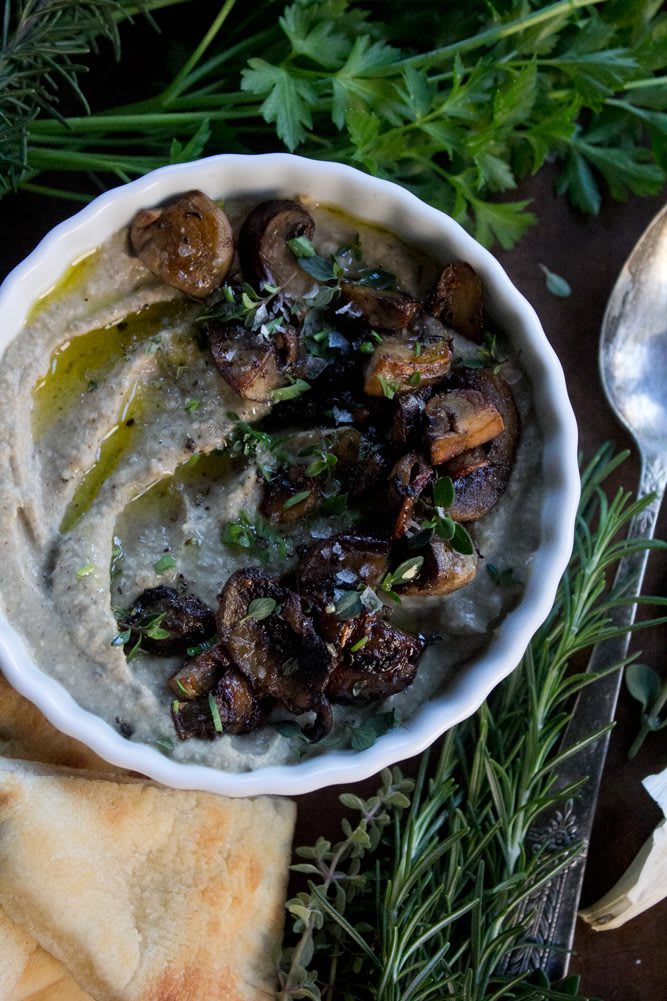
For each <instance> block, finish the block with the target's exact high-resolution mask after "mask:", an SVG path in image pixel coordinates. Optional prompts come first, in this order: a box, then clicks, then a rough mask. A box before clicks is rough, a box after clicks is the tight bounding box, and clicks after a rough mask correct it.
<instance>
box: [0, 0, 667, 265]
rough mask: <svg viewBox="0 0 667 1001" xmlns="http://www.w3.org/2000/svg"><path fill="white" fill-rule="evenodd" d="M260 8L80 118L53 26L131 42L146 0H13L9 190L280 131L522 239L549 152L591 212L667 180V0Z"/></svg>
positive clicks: (256, 147)
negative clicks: (528, 184)
mask: <svg viewBox="0 0 667 1001" xmlns="http://www.w3.org/2000/svg"><path fill="white" fill-rule="evenodd" d="M185 2H189V5H190V6H191V7H192V13H190V12H188V16H189V17H193V18H194V17H196V16H197V14H199V10H198V6H199V5H197V4H196V3H194V2H193V0H152V2H146V3H145V4H143V5H139V6H140V7H141V6H144V7H146V8H148V9H155V8H158V7H160V6H167V5H172V4H179V3H180V4H182V3H185ZM250 8H251V9H250V10H248V5H240V4H239V3H238V2H237V0H226V2H224V3H222V4H221V6H220V8H219V10H218V12H217V14H216V16H215V18H214V20H213V22H212V23H211V25H210V26H209V27H208V28H207V30H206V31H204V32H203V37H202V40H201V42H200V43H199V44H198V45H197V46H196V47H195V49H194V50H193V51H192V52H191V53H190V55H189V56H188V57H187V58H186V60H185V62H184V63H183V65H182V66H181V68H180V70H179V71H178V73H177V74H176V75H175V76H174V77H173V79H171V80H170V81H169V83H168V84H167V85H166V87H162V88H161V89H159V88H158V87H157V86H155V85H151V84H150V82H148V83H147V84H146V85H145V86H146V93H145V94H144V95H142V96H141V99H140V100H137V101H136V102H135V103H133V104H130V105H125V106H123V107H121V108H104V109H103V111H102V112H100V113H94V114H90V115H82V116H78V117H69V118H67V119H65V120H61V119H59V118H58V117H57V112H58V107H57V91H58V88H59V85H60V84H61V83H63V82H64V83H66V84H67V85H68V86H74V87H78V83H77V80H78V77H77V72H76V67H75V66H74V65H73V56H68V58H69V59H70V63H72V65H69V64H67V65H68V66H69V69H68V71H67V73H66V74H65V75H63V74H62V73H60V72H59V70H58V66H59V64H60V63H59V61H58V62H57V63H54V60H53V58H52V57H51V56H50V54H49V53H50V50H49V48H48V46H49V40H50V38H51V35H53V39H54V42H57V44H58V45H60V44H61V43H60V42H59V41H58V38H59V36H58V35H57V34H56V33H57V32H58V31H60V27H59V25H62V24H63V23H65V24H67V25H69V28H68V31H69V35H68V36H67V38H68V45H69V49H68V50H67V51H68V52H71V53H75V52H78V51H80V52H81V53H84V54H85V53H86V52H88V51H90V49H91V46H92V45H93V44H95V41H96V39H97V38H98V37H100V36H101V35H105V34H106V35H107V36H109V37H111V38H112V39H113V40H114V41H115V40H116V35H115V28H114V27H113V25H115V21H116V20H118V19H119V18H122V17H123V16H125V15H126V14H127V13H128V12H130V11H131V10H132V9H136V8H130V6H129V5H128V4H126V3H114V2H111V0H94V2H92V0H91V2H89V3H86V4H78V3H73V2H68V0H44V2H42V3H39V4H37V3H36V2H32V3H31V2H27V0H24V2H23V3H18V4H12V3H9V2H7V3H6V11H7V17H6V21H5V32H4V37H3V49H2V52H0V82H1V81H2V79H3V77H2V73H3V71H4V84H5V92H6V94H10V93H13V94H14V95H15V97H16V100H15V98H14V97H10V98H8V99H6V100H5V103H4V105H3V106H2V107H0V125H2V127H4V129H5V134H8V135H11V137H12V143H11V145H10V146H8V147H7V149H8V150H9V151H10V152H9V153H8V154H6V155H5V156H4V159H3V160H2V161H0V191H2V190H8V189H9V188H11V187H12V186H14V187H15V186H17V185H19V186H23V187H31V188H32V189H36V190H49V191H51V192H52V191H53V189H52V188H45V186H44V185H43V184H42V182H41V180H39V181H38V180H37V179H38V177H39V176H40V175H42V174H43V173H45V172H48V171H52V170H58V171H59V172H61V173H62V172H70V173H72V174H73V175H79V174H81V173H83V172H91V171H92V172H95V175H96V177H97V178H99V176H100V175H105V174H106V175H111V176H112V178H113V179H118V178H120V179H127V178H129V177H133V176H137V175H139V174H142V173H144V172H145V171H147V170H150V169H152V168H153V167H156V166H159V165H160V164H162V163H165V162H169V161H172V162H174V161H177V162H181V161H184V160H187V159H193V158H195V157H196V156H199V155H201V153H202V152H221V151H242V152H253V151H264V150H266V149H271V148H275V146H276V143H279V144H282V145H283V146H284V147H285V148H287V149H289V150H298V151H299V152H301V153H305V154H307V155H309V156H312V157H318V158H322V159H328V160H338V161H341V162H346V163H353V164H355V165H357V166H359V167H361V168H362V169H365V170H367V171H369V172H371V173H373V174H376V175H378V176H380V177H385V178H389V179H391V180H394V181H398V182H399V183H401V184H403V185H406V186H407V187H409V188H411V189H412V190H413V191H415V192H416V193H417V194H418V195H420V196H421V197H423V198H425V199H426V200H427V201H429V202H431V203H432V204H434V205H436V206H438V207H439V208H442V209H444V210H445V211H447V212H448V213H450V214H451V215H452V216H454V218H456V219H458V220H459V221H460V222H462V223H463V224H464V225H465V226H467V227H468V228H469V229H470V230H471V231H472V232H473V233H474V234H475V236H476V237H477V238H478V239H479V240H481V241H482V242H483V243H486V244H492V243H496V242H497V243H500V244H502V246H504V247H509V246H511V245H512V244H513V243H515V242H516V240H518V239H519V238H520V237H521V235H522V234H523V233H524V232H525V230H526V228H527V227H528V226H529V225H530V224H531V222H533V221H534V217H533V215H532V213H531V212H530V211H528V209H527V203H526V202H525V201H523V200H512V198H511V192H512V190H513V189H514V188H515V187H516V186H517V183H518V181H519V180H520V179H521V178H522V177H524V176H526V175H527V174H529V173H534V172H535V171H537V170H539V169H540V167H541V166H542V165H543V164H544V163H545V161H546V160H547V159H556V160H557V161H558V163H559V174H558V190H559V191H560V192H561V193H562V194H567V196H568V197H569V198H570V200H571V201H572V203H573V204H574V205H575V206H576V207H577V208H579V209H581V210H582V211H585V212H597V211H598V208H599V206H600V200H601V197H602V191H603V190H604V189H607V190H608V191H609V192H610V193H611V194H612V195H613V196H614V197H615V198H625V197H627V195H628V194H629V193H634V194H638V195H645V194H654V193H656V192H657V191H658V190H659V189H660V187H661V185H662V184H664V181H665V168H666V166H667V76H666V75H665V67H666V66H667V15H666V14H665V13H664V12H663V11H662V9H661V8H662V4H661V3H660V2H659V0H557V2H554V3H550V4H542V3H540V2H537V0H497V2H494V3H493V4H469V3H467V4H464V3H461V2H454V3H450V4H447V5H444V6H443V5H440V4H437V3H433V0H414V2H413V3H411V4H409V5H405V3H403V2H402V0H401V2H399V0H384V2H383V3H379V2H368V3H361V2H360V0H295V2H292V3H289V4H287V5H285V3H284V2H282V0H263V2H259V3H256V4H253V5H250ZM37 9H38V10H39V17H37ZM79 9H80V10H81V12H82V13H81V15H78V14H76V11H78V10H79ZM83 11H89V14H90V17H91V18H93V24H89V23H88V22H87V21H85V20H82V22H81V25H80V36H81V41H80V48H79V49H77V48H76V47H75V42H76V37H77V30H78V21H77V20H76V18H77V17H79V16H81V17H82V18H83ZM49 12H50V13H49ZM49 17H50V18H51V20H49ZM123 30H124V31H131V30H133V28H132V27H128V26H126V27H125V28H124V29H123ZM31 39H32V42H31ZM19 43H20V44H19ZM31 44H32V49H33V52H34V57H31V60H30V61H29V62H26V61H25V60H24V58H23V57H22V56H21V54H20V53H21V49H22V48H23V50H26V51H27V53H28V54H29V53H30V51H31V48H30V46H31ZM154 51H155V52H156V53H157V52H158V51H159V46H158V42H157V41H156V43H155V46H154ZM154 62H155V64H156V65H160V67H161V68H162V66H163V62H162V61H161V60H159V59H158V58H155V60H154ZM24 66H28V67H29V73H30V84H31V86H30V87H29V88H26V89H25V90H23V89H22V83H21V81H22V79H23V77H22V75H21V74H22V73H23V72H24V70H23V67H24ZM61 76H62V79H61ZM40 81H44V83H45V87H44V88H42V89H41V90H40ZM47 85H48V86H47ZM12 88H14V89H13V91H12ZM41 93H44V94H47V95H48V100H46V101H45V100H42V99H41V98H40V97H39V96H38V95H40V94H41ZM82 96H83V95H82ZM12 102H14V104H12ZM54 113H55V114H56V116H55V117H54ZM75 186H76V182H75ZM59 190H60V193H63V194H66V195H68V196H69V197H78V192H77V191H76V190H73V189H69V188H68V189H67V190H65V189H59ZM497 196H502V200H500V201H498V200H497ZM81 197H83V198H86V197H87V196H86V195H81Z"/></svg>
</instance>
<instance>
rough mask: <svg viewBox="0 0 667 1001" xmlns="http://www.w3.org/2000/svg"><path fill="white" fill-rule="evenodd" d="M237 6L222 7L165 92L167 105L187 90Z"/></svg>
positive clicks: (232, 2)
mask: <svg viewBox="0 0 667 1001" xmlns="http://www.w3.org/2000/svg"><path fill="white" fill-rule="evenodd" d="M235 5H236V0H226V2H225V3H224V4H223V5H222V7H221V8H220V10H219V11H218V13H217V15H216V17H215V18H214V20H213V23H212V24H211V26H210V27H209V29H208V31H207V32H206V34H205V35H204V37H203V38H202V40H201V42H200V43H199V45H198V46H197V48H196V49H195V50H194V52H192V53H191V55H190V57H189V58H188V59H187V60H186V61H185V63H184V64H183V66H182V67H181V69H180V70H179V71H178V73H177V74H176V76H175V77H174V79H173V80H172V82H171V83H170V84H169V86H168V87H167V88H166V90H165V91H164V92H163V94H162V100H163V101H164V103H165V104H169V102H170V101H171V100H172V99H173V98H174V97H176V96H177V95H178V94H179V93H180V92H181V91H182V90H185V88H186V87H187V82H188V81H187V78H188V75H189V74H190V73H191V72H192V70H193V69H194V68H195V66H196V65H197V63H198V62H199V61H200V59H201V58H202V56H203V55H204V53H205V52H206V51H207V50H208V48H209V46H210V45H211V43H212V42H213V41H214V39H215V37H216V35H217V34H218V32H219V31H220V29H221V28H222V26H223V24H224V23H225V21H226V20H227V18H228V17H229V15H230V14H231V12H232V10H233V9H234V7H235Z"/></svg>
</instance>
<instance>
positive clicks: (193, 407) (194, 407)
mask: <svg viewBox="0 0 667 1001" xmlns="http://www.w3.org/2000/svg"><path fill="white" fill-rule="evenodd" d="M200 407H201V400H186V401H185V405H184V407H183V409H184V410H185V412H186V413H188V414H195V413H196V412H197V411H198V410H199V408H200Z"/></svg>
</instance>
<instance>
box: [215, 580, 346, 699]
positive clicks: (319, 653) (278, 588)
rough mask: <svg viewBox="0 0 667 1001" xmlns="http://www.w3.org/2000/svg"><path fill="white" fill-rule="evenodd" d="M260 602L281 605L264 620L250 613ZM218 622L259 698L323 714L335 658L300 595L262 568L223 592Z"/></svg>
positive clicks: (231, 653)
mask: <svg viewBox="0 0 667 1001" xmlns="http://www.w3.org/2000/svg"><path fill="white" fill-rule="evenodd" d="M258 598H270V599H273V601H275V602H276V605H275V608H274V610H273V611H271V612H270V614H268V615H266V616H265V617H263V618H261V619H259V620H258V619H255V618H254V617H253V616H252V609H250V605H251V603H252V602H253V601H255V600H256V599H258ZM249 609H250V610H249ZM216 619H217V625H218V635H219V636H220V639H221V642H222V643H223V645H224V647H225V650H226V651H227V653H228V654H229V656H230V657H231V659H232V660H233V662H234V664H235V666H236V667H237V668H238V670H239V671H240V672H241V673H242V674H243V675H244V677H246V678H247V680H248V681H249V683H250V685H251V687H252V689H253V691H254V693H255V695H256V696H257V697H258V698H260V699H262V698H268V697H270V698H274V699H277V700H278V701H279V702H281V703H282V704H283V705H284V706H286V707H287V709H289V711H290V712H294V713H301V712H305V711H307V710H315V711H320V710H321V708H322V704H323V701H324V700H323V694H322V693H323V690H324V686H325V684H326V681H327V678H328V676H329V672H330V670H331V667H332V656H331V653H330V652H329V650H328V649H327V646H326V644H325V643H324V641H323V640H322V638H321V637H320V636H318V634H317V633H316V631H315V628H314V626H313V623H312V621H311V620H310V619H309V618H308V617H307V616H306V615H304V613H303V610H302V608H301V602H300V600H299V597H298V595H296V594H295V593H294V592H293V591H290V590H288V588H286V587H283V585H282V584H280V583H279V582H278V581H277V580H276V579H275V578H274V577H271V576H270V575H269V574H267V573H266V572H265V571H264V570H261V569H259V568H258V567H250V568H249V569H246V570H237V572H236V573H234V574H232V576H231V577H230V578H229V580H228V581H227V583H226V584H225V586H224V588H223V591H222V594H221V595H220V605H219V608H218V613H217V616H216Z"/></svg>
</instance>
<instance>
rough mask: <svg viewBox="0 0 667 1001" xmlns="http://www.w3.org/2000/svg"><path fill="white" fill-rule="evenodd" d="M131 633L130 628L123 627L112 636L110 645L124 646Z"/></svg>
mask: <svg viewBox="0 0 667 1001" xmlns="http://www.w3.org/2000/svg"><path fill="white" fill-rule="evenodd" d="M131 633H132V630H131V629H123V631H122V633H118V635H117V636H114V638H113V639H112V640H111V646H125V644H126V643H127V642H128V641H129V639H130V635H131Z"/></svg>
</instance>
